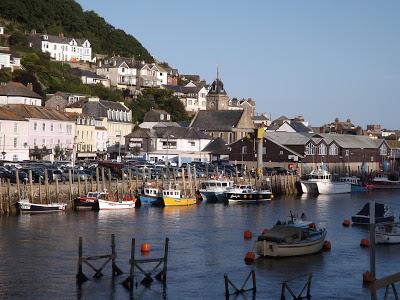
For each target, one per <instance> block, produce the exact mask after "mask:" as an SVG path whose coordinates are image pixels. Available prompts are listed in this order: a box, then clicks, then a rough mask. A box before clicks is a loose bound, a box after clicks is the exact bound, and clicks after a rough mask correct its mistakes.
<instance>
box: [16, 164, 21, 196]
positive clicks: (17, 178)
mask: <svg viewBox="0 0 400 300" xmlns="http://www.w3.org/2000/svg"><path fill="white" fill-rule="evenodd" d="M15 181H16V182H17V194H18V201H20V200H21V187H20V184H19V171H18V169H15Z"/></svg>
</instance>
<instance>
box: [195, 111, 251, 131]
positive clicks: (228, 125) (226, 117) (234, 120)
mask: <svg viewBox="0 0 400 300" xmlns="http://www.w3.org/2000/svg"><path fill="white" fill-rule="evenodd" d="M243 112H244V111H243V110H217V111H207V110H200V111H199V112H198V113H197V114H196V116H195V118H194V120H193V121H192V124H191V127H195V128H199V129H200V130H206V131H230V130H232V128H233V127H236V126H237V124H238V123H239V121H240V119H241V117H242V115H243Z"/></svg>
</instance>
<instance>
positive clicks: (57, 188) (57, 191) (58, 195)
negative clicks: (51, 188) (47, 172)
mask: <svg viewBox="0 0 400 300" xmlns="http://www.w3.org/2000/svg"><path fill="white" fill-rule="evenodd" d="M59 197H60V187H59V186H58V178H56V199H57V202H60V198H59Z"/></svg>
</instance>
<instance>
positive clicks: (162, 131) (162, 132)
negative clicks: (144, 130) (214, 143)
mask: <svg viewBox="0 0 400 300" xmlns="http://www.w3.org/2000/svg"><path fill="white" fill-rule="evenodd" d="M154 130H155V133H156V136H157V137H162V138H167V137H169V138H170V139H188V140H200V139H202V140H210V139H211V137H210V136H209V135H206V134H204V133H202V132H201V131H199V130H197V129H195V128H192V127H188V128H185V127H175V126H169V127H158V128H154Z"/></svg>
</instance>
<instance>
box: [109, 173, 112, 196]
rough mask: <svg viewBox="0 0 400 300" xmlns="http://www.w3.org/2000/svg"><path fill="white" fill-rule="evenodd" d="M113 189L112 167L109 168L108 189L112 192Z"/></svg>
mask: <svg viewBox="0 0 400 300" xmlns="http://www.w3.org/2000/svg"><path fill="white" fill-rule="evenodd" d="M111 189H112V175H111V169H110V168H108V190H109V191H110V193H111Z"/></svg>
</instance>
